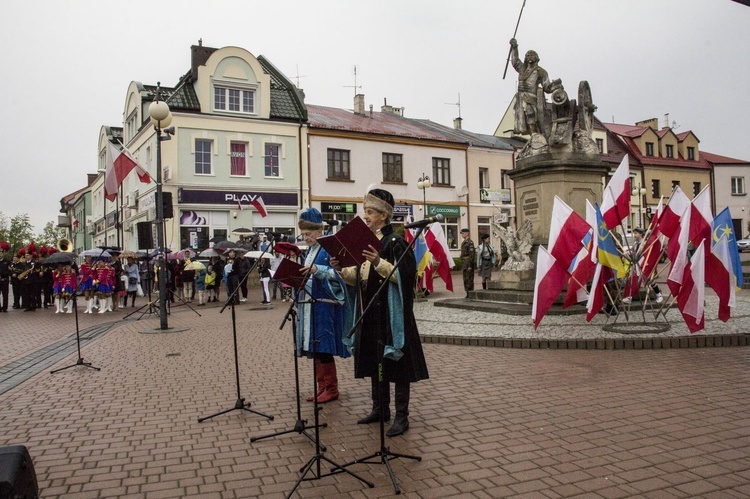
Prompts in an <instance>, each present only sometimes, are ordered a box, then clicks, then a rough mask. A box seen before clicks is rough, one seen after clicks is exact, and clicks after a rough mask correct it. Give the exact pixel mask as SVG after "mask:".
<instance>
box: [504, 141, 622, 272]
mask: <svg viewBox="0 0 750 499" xmlns="http://www.w3.org/2000/svg"><path fill="white" fill-rule="evenodd" d="M609 170H610V165H609V164H607V163H605V162H603V161H601V160H600V159H599V158H598V157H596V156H591V155H585V154H576V153H563V154H560V153H555V154H551V153H543V154H538V155H535V156H530V157H527V158H522V159H519V160H518V161H517V162H516V168H515V170H513V171H512V172H509V173H508V176H509V177H510V178H511V179H512V180H513V182H514V187H515V191H516V192H515V194H516V197H515V201H516V224H517V226H518V227H520V226H521V225H522V224H523V223H524V222H525V221H526V220H527V219H528V220H531V222H532V223H533V224H534V229H533V235H534V244H535V245H538V244H543V245H545V246H546V245H547V243H548V239H549V229H550V220H551V218H552V206H553V203H554V200H555V196H558V197H560V199H562V200H563V201H565V202H566V203H567V204H568V205H569V206H570V207H571V208H573V210H575V211H576V212H577V213H578V214H579V215H581V216H582V217H584V218H585V217H586V200H587V199H588V200H590V201H591V202H592V203H594V202H597V203H601V200H602V190H603V186H604V177H605V176H606V175H607V173H608V172H609ZM533 261H536V259H535V258H533Z"/></svg>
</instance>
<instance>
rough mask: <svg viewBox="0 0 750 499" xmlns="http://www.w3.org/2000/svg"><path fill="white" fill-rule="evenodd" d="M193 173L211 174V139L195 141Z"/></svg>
mask: <svg viewBox="0 0 750 499" xmlns="http://www.w3.org/2000/svg"><path fill="white" fill-rule="evenodd" d="M195 174H196V175H211V141H210V140H205V139H197V140H196V141H195Z"/></svg>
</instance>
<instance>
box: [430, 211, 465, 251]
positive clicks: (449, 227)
mask: <svg viewBox="0 0 750 499" xmlns="http://www.w3.org/2000/svg"><path fill="white" fill-rule="evenodd" d="M438 214H440V215H443V216H444V217H445V220H444V221H443V232H445V239H446V241H447V242H448V248H449V249H452V250H455V249H458V246H459V244H461V242H460V238H459V237H458V234H459V231H460V230H461V228H460V227H459V226H458V223H459V221H460V220H461V207H460V206H448V205H439V204H428V205H427V216H428V217H434V216H435V215H438Z"/></svg>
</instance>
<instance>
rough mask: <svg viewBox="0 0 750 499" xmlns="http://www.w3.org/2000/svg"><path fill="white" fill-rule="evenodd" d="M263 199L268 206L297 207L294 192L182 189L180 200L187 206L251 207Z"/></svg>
mask: <svg viewBox="0 0 750 499" xmlns="http://www.w3.org/2000/svg"><path fill="white" fill-rule="evenodd" d="M259 197H260V198H263V204H265V205H266V206H295V207H296V206H297V205H298V203H297V194H296V193H292V192H249V191H206V190H199V189H180V190H179V192H178V200H179V202H180V203H186V204H225V205H234V206H237V205H238V204H242V205H249V204H250V203H252V202H253V201H255V200H256V199H257V198H259Z"/></svg>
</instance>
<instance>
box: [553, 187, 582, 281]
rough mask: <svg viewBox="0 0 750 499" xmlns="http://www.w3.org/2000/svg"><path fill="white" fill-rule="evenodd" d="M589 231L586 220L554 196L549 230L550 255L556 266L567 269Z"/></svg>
mask: <svg viewBox="0 0 750 499" xmlns="http://www.w3.org/2000/svg"><path fill="white" fill-rule="evenodd" d="M590 230H591V225H589V224H588V223H587V222H586V220H584V219H583V217H581V215H579V214H578V213H576V212H575V211H573V208H571V207H570V206H568V205H567V204H566V203H565V201H563V200H562V199H560V198H559V197H557V196H555V201H554V203H553V205H552V220H551V221H550V229H549V244H548V247H549V248H550V250H549V252H550V254H551V255H552V256H553V257H554V258H555V260H556V261H557V263H558V265H561V266H562V268H563V269H566V270H567V269H568V267H570V264H571V263H572V262H573V259H574V258H575V257H576V255H577V254H578V253H579V251H581V248H582V247H583V243H582V241H583V238H584V237H585V236H586V234H587V233H588V232H589V231H590Z"/></svg>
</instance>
